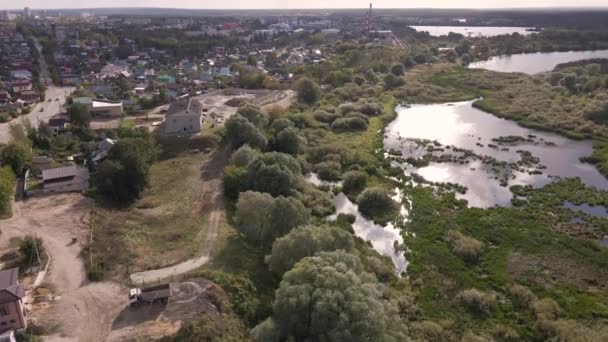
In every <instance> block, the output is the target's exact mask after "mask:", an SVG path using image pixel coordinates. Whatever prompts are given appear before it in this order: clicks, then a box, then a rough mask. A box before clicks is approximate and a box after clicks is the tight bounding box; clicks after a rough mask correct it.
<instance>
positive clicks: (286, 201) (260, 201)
mask: <svg viewBox="0 0 608 342" xmlns="http://www.w3.org/2000/svg"><path fill="white" fill-rule="evenodd" d="M308 220H309V214H308V211H307V210H306V208H305V207H304V205H303V204H302V202H300V201H299V200H297V199H295V198H292V197H288V198H286V197H283V196H279V197H277V198H273V197H272V196H270V195H269V194H266V193H260V192H254V191H246V192H243V193H241V194H240V195H239V200H238V202H237V204H236V211H235V222H236V225H237V228H238V229H239V230H240V231H241V232H242V233H243V234H244V235H245V237H246V238H247V239H248V240H250V241H253V242H256V243H261V244H264V245H271V244H272V242H273V241H274V240H275V239H276V238H278V237H281V236H283V235H285V234H287V233H289V231H290V230H291V229H293V228H294V227H298V226H301V225H303V224H306V222H308Z"/></svg>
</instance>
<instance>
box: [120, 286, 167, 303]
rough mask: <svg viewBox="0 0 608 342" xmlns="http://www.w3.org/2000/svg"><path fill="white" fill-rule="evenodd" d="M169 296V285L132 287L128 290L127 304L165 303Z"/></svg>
mask: <svg viewBox="0 0 608 342" xmlns="http://www.w3.org/2000/svg"><path fill="white" fill-rule="evenodd" d="M169 297H171V285H170V284H163V285H157V286H151V287H146V288H143V289H141V288H138V287H137V288H133V289H131V290H129V305H130V306H133V307H135V306H139V305H141V304H151V303H167V302H168V301H169Z"/></svg>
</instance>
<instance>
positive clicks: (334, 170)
mask: <svg viewBox="0 0 608 342" xmlns="http://www.w3.org/2000/svg"><path fill="white" fill-rule="evenodd" d="M315 171H316V172H317V174H318V175H319V178H321V179H322V180H326V181H336V180H339V179H340V175H341V174H342V165H340V163H337V162H335V161H324V162H321V163H319V164H317V165H315Z"/></svg>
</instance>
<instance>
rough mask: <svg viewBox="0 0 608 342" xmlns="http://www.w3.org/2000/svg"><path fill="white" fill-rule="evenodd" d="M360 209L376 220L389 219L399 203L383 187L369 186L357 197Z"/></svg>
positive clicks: (362, 212)
mask: <svg viewBox="0 0 608 342" xmlns="http://www.w3.org/2000/svg"><path fill="white" fill-rule="evenodd" d="M357 203H358V204H359V211H360V212H361V214H363V216H365V217H367V218H372V219H374V220H380V221H387V220H388V219H389V218H391V216H393V215H394V214H395V213H396V211H397V203H395V201H393V199H392V198H391V197H390V196H389V194H388V193H387V192H386V191H385V190H384V189H381V188H367V189H365V191H363V192H362V193H361V194H360V195H359V196H358V197H357Z"/></svg>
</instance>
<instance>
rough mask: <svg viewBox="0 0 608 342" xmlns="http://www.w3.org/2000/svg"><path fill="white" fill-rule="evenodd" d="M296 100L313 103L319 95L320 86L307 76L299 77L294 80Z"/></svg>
mask: <svg viewBox="0 0 608 342" xmlns="http://www.w3.org/2000/svg"><path fill="white" fill-rule="evenodd" d="M295 88H296V91H297V93H298V100H299V101H300V102H304V103H307V104H313V103H315V102H317V100H319V98H320V97H321V88H319V85H318V84H316V83H315V82H314V81H313V80H311V79H309V78H301V79H300V80H298V82H296V86H295Z"/></svg>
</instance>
